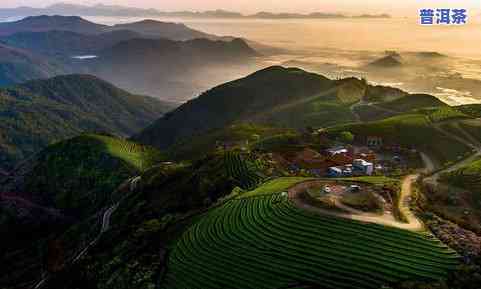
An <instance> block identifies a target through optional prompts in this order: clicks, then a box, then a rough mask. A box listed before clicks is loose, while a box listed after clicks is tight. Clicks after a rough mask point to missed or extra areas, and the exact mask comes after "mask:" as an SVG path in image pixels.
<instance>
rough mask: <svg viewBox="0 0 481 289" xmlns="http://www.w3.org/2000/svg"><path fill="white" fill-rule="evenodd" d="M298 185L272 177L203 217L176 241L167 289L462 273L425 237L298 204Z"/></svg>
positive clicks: (340, 284)
mask: <svg viewBox="0 0 481 289" xmlns="http://www.w3.org/2000/svg"><path fill="white" fill-rule="evenodd" d="M296 181H297V182H300V181H302V180H299V179H295V178H294V179H292V180H291V181H289V180H288V179H287V180H284V179H277V180H272V181H270V182H268V183H266V184H264V185H261V186H260V187H259V188H257V189H256V190H255V191H253V192H248V193H246V194H245V197H244V195H240V196H239V197H237V198H235V199H231V200H229V201H227V202H225V203H224V204H223V205H222V206H220V207H218V208H214V209H212V210H210V211H209V212H208V213H206V214H205V215H203V216H202V217H201V218H199V219H198V220H197V221H196V222H194V223H193V224H192V225H191V226H190V227H189V228H188V229H187V230H185V232H184V233H183V234H182V235H181V236H180V237H179V238H178V239H177V240H176V241H175V242H174V243H173V245H172V249H171V251H170V253H169V255H168V263H167V265H166V266H167V267H166V268H167V269H166V273H165V275H164V277H163V280H162V281H163V283H162V285H161V288H183V289H185V288H199V286H200V287H201V288H226V287H227V288H290V287H292V288H317V287H318V286H322V288H336V289H337V288H359V289H360V288H363V289H366V288H381V287H382V286H383V285H387V284H393V283H396V282H399V281H405V280H416V279H425V280H438V279H440V278H445V277H446V276H447V273H448V272H449V271H450V270H452V269H454V268H455V266H456V264H457V256H456V254H455V253H454V252H453V251H451V250H450V249H448V248H447V247H446V246H444V245H443V244H442V243H441V242H440V241H439V240H436V239H432V238H430V237H428V236H427V235H425V234H423V233H414V232H409V231H405V230H398V229H393V228H389V227H384V226H379V225H374V224H362V223H358V222H356V221H351V220H342V219H337V218H332V217H328V216H321V215H316V214H314V213H309V212H306V211H303V210H302V209H299V208H297V207H295V206H294V205H293V204H292V202H291V201H290V200H289V199H288V198H287V196H285V195H283V194H281V193H280V192H281V191H282V190H284V191H285V190H286V189H287V188H288V187H289V186H290V185H292V184H293V183H296ZM277 183H279V184H277ZM274 190H275V191H274ZM185 276H189V278H185Z"/></svg>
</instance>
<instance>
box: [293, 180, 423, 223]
mask: <svg viewBox="0 0 481 289" xmlns="http://www.w3.org/2000/svg"><path fill="white" fill-rule="evenodd" d="M418 177H419V175H418V174H415V175H409V176H406V177H405V178H404V179H403V181H402V186H401V192H400V195H399V198H400V200H399V206H400V207H399V210H400V211H401V212H402V213H403V214H404V215H405V217H406V219H407V222H405V223H404V222H400V221H398V220H396V219H395V218H394V216H393V215H392V213H388V212H385V213H383V214H382V215H380V214H373V213H366V212H363V211H359V210H356V209H353V208H350V207H348V206H345V205H342V204H340V202H338V201H337V200H336V201H335V202H336V203H335V206H336V207H337V208H339V209H342V210H343V211H346V212H338V211H332V210H328V209H323V208H319V207H316V206H313V205H311V204H308V203H306V202H305V201H304V200H303V198H300V196H299V195H300V194H301V193H303V192H305V191H306V189H307V187H309V185H312V184H313V183H316V181H307V182H302V183H299V184H297V185H294V186H293V187H291V188H289V190H288V193H289V199H290V200H291V201H292V202H293V203H294V204H295V205H296V206H297V207H299V208H301V209H304V210H307V211H310V212H314V213H319V214H322V215H329V216H334V217H338V218H344V219H349V220H355V221H360V222H364V223H374V224H379V225H383V226H389V227H395V228H399V229H404V230H410V231H424V225H423V223H422V222H421V221H420V220H419V219H418V218H417V217H416V215H415V214H414V213H413V212H412V211H411V209H410V205H409V204H410V201H411V197H412V193H413V190H412V185H413V183H414V182H415V181H416V179H417V178H418Z"/></svg>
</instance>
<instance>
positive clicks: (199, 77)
mask: <svg viewBox="0 0 481 289" xmlns="http://www.w3.org/2000/svg"><path fill="white" fill-rule="evenodd" d="M97 55H98V58H96V59H93V60H91V61H88V62H86V63H83V62H80V63H78V65H79V69H84V70H85V69H86V70H87V71H88V73H90V74H93V75H96V76H98V77H100V78H102V79H106V80H107V81H110V82H112V83H115V84H116V85H118V86H120V87H122V88H124V89H127V90H129V91H133V92H135V93H140V94H148V95H154V96H158V97H159V98H162V99H172V100H178V101H182V100H186V99H188V98H190V97H192V96H193V95H195V94H196V93H199V92H201V91H203V90H205V89H208V88H209V87H211V85H214V83H217V82H218V81H221V82H222V81H227V80H228V79H231V77H230V76H229V75H231V74H234V75H237V74H238V73H239V70H242V69H243V68H242V67H244V66H248V64H249V63H251V62H253V61H254V59H255V57H256V56H257V55H258V54H257V52H256V51H255V50H253V49H252V48H251V47H249V45H247V43H246V42H245V41H244V40H242V39H233V40H231V41H216V40H208V39H193V40H186V41H173V40H168V39H131V40H127V41H123V42H120V43H118V44H116V45H114V46H112V47H109V48H106V49H104V50H102V51H100V52H98V53H97ZM206 75H209V77H205V76H206Z"/></svg>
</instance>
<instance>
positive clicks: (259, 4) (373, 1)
mask: <svg viewBox="0 0 481 289" xmlns="http://www.w3.org/2000/svg"><path fill="white" fill-rule="evenodd" d="M60 1H61V0H0V7H17V6H34V7H43V6H46V5H49V4H52V3H57V2H60ZM63 2H69V3H75V4H88V5H91V4H98V3H102V4H116V5H126V6H135V7H145V8H157V9H160V10H167V11H169V10H196V11H199V10H201V11H203V10H211V9H228V10H235V11H240V12H244V13H253V12H258V11H272V12H281V11H282V12H313V11H321V12H345V13H351V14H360V13H380V12H383V13H384V12H386V13H390V14H393V15H412V14H413V13H416V11H417V10H418V9H419V8H427V7H433V8H439V7H462V8H468V9H470V10H472V11H475V13H476V14H478V13H479V12H480V10H481V1H479V0H402V1H397V0H364V1H360V0H78V1H72V0H70V1H63Z"/></svg>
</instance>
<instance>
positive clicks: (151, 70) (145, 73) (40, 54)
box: [0, 16, 279, 102]
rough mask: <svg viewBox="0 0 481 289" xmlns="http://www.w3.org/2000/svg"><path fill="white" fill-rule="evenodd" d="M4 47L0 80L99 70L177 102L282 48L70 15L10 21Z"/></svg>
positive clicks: (150, 23)
mask: <svg viewBox="0 0 481 289" xmlns="http://www.w3.org/2000/svg"><path fill="white" fill-rule="evenodd" d="M0 45H3V46H5V50H7V49H8V51H9V53H7V52H3V54H9V55H10V54H12V57H11V58H12V59H7V60H6V61H5V64H3V67H0V68H1V69H2V70H4V71H2V70H0V84H12V83H20V82H22V81H26V80H31V79H38V78H47V77H52V76H55V75H60V74H67V73H80V74H92V75H95V76H98V77H100V78H102V79H105V80H107V81H109V82H112V83H113V84H115V85H116V86H118V87H120V88H123V89H126V90H128V91H131V92H133V93H137V94H147V95H152V96H156V97H159V98H161V99H164V100H169V101H176V102H183V101H185V100H187V99H190V98H191V97H193V96H195V95H197V94H199V93H200V92H202V91H204V90H206V89H208V88H210V87H212V86H214V85H217V84H219V83H224V82H226V81H229V80H231V79H234V78H237V77H239V75H242V74H243V73H247V72H251V71H252V66H253V65H257V64H256V63H255V58H256V57H258V56H261V54H260V53H258V52H257V51H256V50H255V49H253V48H252V47H255V48H256V49H259V50H260V51H262V52H263V53H268V54H272V53H276V52H275V51H277V52H278V51H279V50H276V49H272V48H270V47H268V46H266V45H262V44H259V43H255V42H252V41H248V40H244V39H239V38H235V37H229V36H222V37H220V36H216V35H211V34H207V33H204V32H201V31H198V30H195V29H192V28H190V27H187V26H186V25H184V24H179V23H169V22H162V21H156V20H143V21H139V22H134V23H126V24H119V25H113V26H107V25H101V24H96V23H93V22H89V21H87V20H85V19H83V18H80V17H65V16H36V17H27V18H25V19H22V20H19V21H16V22H5V23H2V24H0ZM251 45H252V47H251ZM10 51H13V52H14V53H15V54H14V53H13V52H10ZM0 54H1V51H0ZM82 56H84V57H85V56H87V57H86V58H82ZM15 60H16V61H15ZM39 63H41V64H42V65H38V64H39ZM54 68H55V69H54ZM2 72H3V73H2Z"/></svg>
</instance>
